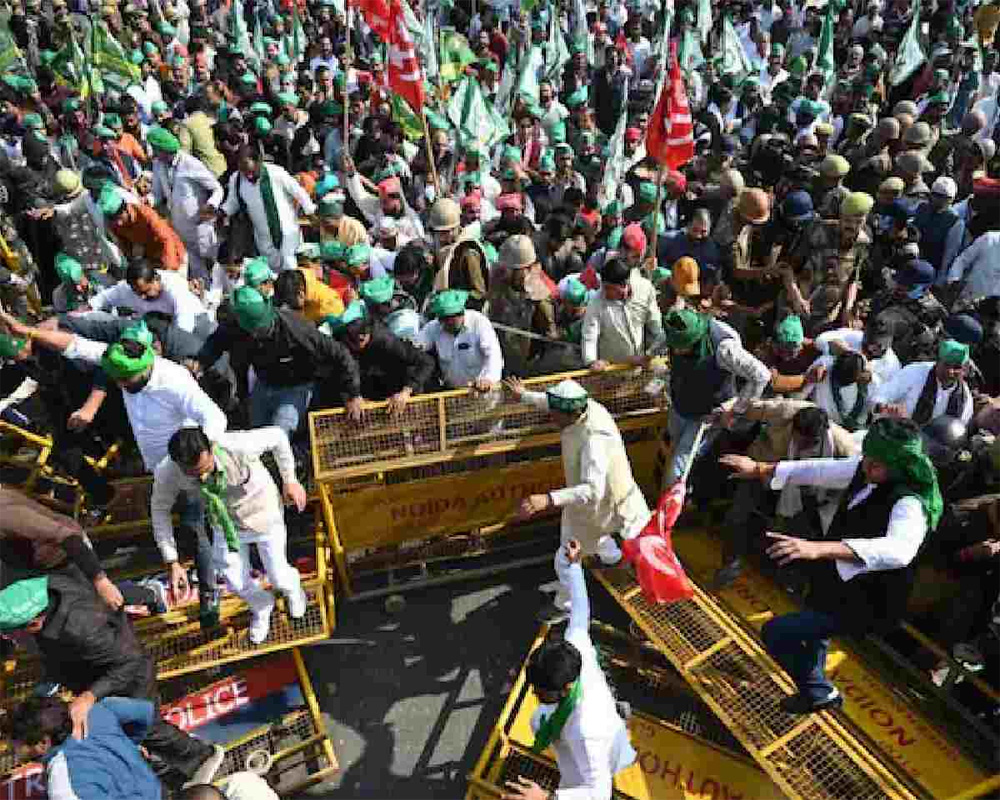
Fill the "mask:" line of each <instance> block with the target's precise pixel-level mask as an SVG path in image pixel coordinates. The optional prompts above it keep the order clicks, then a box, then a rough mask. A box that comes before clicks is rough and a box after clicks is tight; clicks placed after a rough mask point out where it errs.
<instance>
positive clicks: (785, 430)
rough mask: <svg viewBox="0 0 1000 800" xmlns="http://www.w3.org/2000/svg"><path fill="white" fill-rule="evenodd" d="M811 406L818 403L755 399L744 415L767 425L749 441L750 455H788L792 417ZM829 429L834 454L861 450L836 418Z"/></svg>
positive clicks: (773, 458)
mask: <svg viewBox="0 0 1000 800" xmlns="http://www.w3.org/2000/svg"><path fill="white" fill-rule="evenodd" d="M811 407H815V403H809V402H806V401H805V400H754V401H753V402H752V403H751V404H750V407H749V408H748V409H747V410H746V413H745V414H744V417H745V418H746V419H751V420H755V421H757V422H763V423H765V425H764V429H763V430H762V431H761V432H760V435H759V436H758V437H757V439H756V440H755V441H754V443H753V444H752V445H750V449H749V450H747V455H749V456H750V458H752V459H754V460H755V461H767V462H774V461H781V460H782V459H787V458H788V445H789V442H791V439H792V418H793V417H794V416H795V415H796V414H797V413H798V412H799V411H801V410H802V409H803V408H811ZM830 432H831V433H832V434H833V458H850V457H851V456H856V455H857V454H858V453H860V452H861V445H859V444H858V443H857V442H856V441H855V440H854V437H852V436H851V434H850V433H848V432H847V431H846V430H845V429H844V428H841V427H840V426H839V425H838V424H836V423H835V422H831V423H830Z"/></svg>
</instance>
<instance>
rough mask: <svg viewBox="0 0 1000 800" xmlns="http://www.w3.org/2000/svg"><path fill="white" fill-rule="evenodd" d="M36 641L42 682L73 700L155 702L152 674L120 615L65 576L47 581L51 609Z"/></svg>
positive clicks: (149, 660)
mask: <svg viewBox="0 0 1000 800" xmlns="http://www.w3.org/2000/svg"><path fill="white" fill-rule="evenodd" d="M46 614H47V616H46V620H45V624H44V625H43V626H42V629H41V631H39V633H38V634H37V636H36V637H35V640H36V642H37V643H38V647H39V649H40V650H41V653H42V661H43V663H44V665H45V677H46V680H50V681H54V682H58V683H61V684H63V685H64V686H66V687H67V688H68V689H70V690H71V691H72V692H73V693H74V694H80V693H81V692H85V691H88V690H89V691H91V692H93V693H94V696H95V697H96V698H97V699H98V700H101V699H102V698H104V697H110V696H116V697H147V698H151V697H154V696H155V694H156V668H155V666H154V665H153V659H152V658H151V657H150V656H149V654H148V653H146V651H145V650H144V649H143V647H142V644H140V642H139V639H138V638H137V637H136V635H135V630H134V629H133V628H132V623H131V622H130V621H129V619H128V617H126V616H125V613H124V611H112V610H111V609H109V608H108V607H107V606H106V605H105V604H104V603H103V601H102V600H101V598H100V597H98V595H97V592H96V591H95V590H94V587H93V586H92V585H90V584H88V583H85V582H83V581H81V580H78V579H75V578H72V577H70V576H67V575H49V607H48V611H47V612H46Z"/></svg>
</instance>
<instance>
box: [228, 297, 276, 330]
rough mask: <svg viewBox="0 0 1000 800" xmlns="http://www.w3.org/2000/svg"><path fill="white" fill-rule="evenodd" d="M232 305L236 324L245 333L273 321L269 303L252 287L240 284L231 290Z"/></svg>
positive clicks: (272, 309) (273, 312)
mask: <svg viewBox="0 0 1000 800" xmlns="http://www.w3.org/2000/svg"><path fill="white" fill-rule="evenodd" d="M232 307H233V313H234V314H235V315H236V322H237V324H238V325H239V326H240V327H241V328H242V329H243V330H245V331H247V333H250V332H253V331H256V330H260V329H261V328H266V327H268V326H269V325H270V324H271V323H272V322H273V321H274V317H275V311H274V308H273V307H272V306H271V303H270V302H269V301H268V300H267V299H265V297H264V295H262V294H261V293H260V292H258V291H257V290H256V289H254V288H253V287H250V286H240V287H239V288H238V289H237V290H236V291H235V292H233V303H232Z"/></svg>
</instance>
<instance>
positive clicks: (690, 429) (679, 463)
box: [667, 409, 718, 483]
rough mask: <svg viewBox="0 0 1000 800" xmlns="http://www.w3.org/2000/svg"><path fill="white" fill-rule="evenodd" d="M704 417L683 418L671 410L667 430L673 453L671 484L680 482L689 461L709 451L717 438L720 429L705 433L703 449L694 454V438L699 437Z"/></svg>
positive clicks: (671, 457)
mask: <svg viewBox="0 0 1000 800" xmlns="http://www.w3.org/2000/svg"><path fill="white" fill-rule="evenodd" d="M703 419H704V417H682V416H681V415H680V414H678V413H677V412H676V411H674V410H673V409H671V410H670V418H669V419H668V420H667V430H668V432H669V433H670V444H671V446H672V447H673V452H672V454H671V456H670V468H669V469H670V480H669V483H673V482H674V481H677V480H680V478H681V476H682V475H683V474H684V470H685V469H686V468H687V463H688V459H690V458H695V457H697V456H698V455H699V454H701V453H704V452H705V451H706V450H708V448H709V446H710V445H711V443H712V439H714V438H715V434H716V432H717V430H718V429H712V430H708V431H705V435H704V436H702V437H701V447H700V449H699V450H698V452H697V453H692V452H691V448H692V447H694V437H695V436H697V435H698V428H699V426H700V425H701V423H702V420H703Z"/></svg>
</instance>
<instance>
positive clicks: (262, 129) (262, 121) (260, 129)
mask: <svg viewBox="0 0 1000 800" xmlns="http://www.w3.org/2000/svg"><path fill="white" fill-rule="evenodd" d="M273 128H274V126H273V125H272V124H271V121H270V120H269V119H266V118H265V117H257V118H256V119H254V121H253V129H254V130H255V131H257V133H259V134H260V135H261V136H266V135H267V134H269V133H270V132H271V130H272V129H273Z"/></svg>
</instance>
